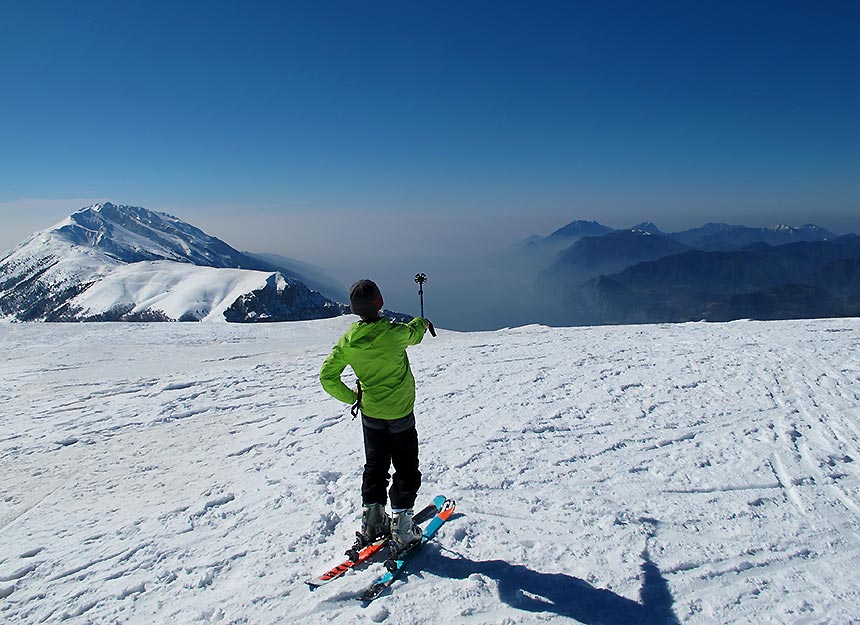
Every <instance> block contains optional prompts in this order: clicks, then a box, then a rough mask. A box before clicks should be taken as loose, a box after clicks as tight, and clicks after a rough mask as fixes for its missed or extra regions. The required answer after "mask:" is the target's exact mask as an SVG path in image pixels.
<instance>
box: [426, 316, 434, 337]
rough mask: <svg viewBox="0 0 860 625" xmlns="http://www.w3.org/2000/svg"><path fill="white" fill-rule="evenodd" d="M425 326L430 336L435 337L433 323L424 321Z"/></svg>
mask: <svg viewBox="0 0 860 625" xmlns="http://www.w3.org/2000/svg"><path fill="white" fill-rule="evenodd" d="M424 322H425V324H426V329H427V330H430V336H436V328H434V327H433V322H432V321H430V320H429V319H425V320H424Z"/></svg>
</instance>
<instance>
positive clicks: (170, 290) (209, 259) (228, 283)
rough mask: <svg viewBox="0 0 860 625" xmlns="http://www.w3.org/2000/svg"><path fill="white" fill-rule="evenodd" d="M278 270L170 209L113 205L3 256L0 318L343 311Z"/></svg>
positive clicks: (246, 317)
mask: <svg viewBox="0 0 860 625" xmlns="http://www.w3.org/2000/svg"><path fill="white" fill-rule="evenodd" d="M276 269H277V268H276V267H275V266H273V265H272V264H271V263H269V262H267V261H265V260H264V259H262V260H261V259H258V258H253V257H250V256H247V255H245V254H243V253H242V252H239V251H237V250H235V249H233V248H232V247H230V246H229V245H227V244H226V243H225V242H223V241H221V240H220V239H217V238H215V237H213V236H210V235H208V234H206V233H205V232H203V231H202V230H200V229H199V228H196V227H194V226H192V225H191V224H188V223H185V222H184V221H182V220H180V219H177V218H176V217H173V216H171V215H167V214H166V213H159V212H155V211H149V210H147V209H145V208H141V207H138V206H127V205H119V206H117V205H115V204H111V203H110V202H105V203H103V204H94V205H93V206H88V207H86V208H82V209H80V210H78V211H76V212H74V213H73V214H72V215H70V216H69V217H68V218H66V219H64V220H63V221H61V222H60V223H58V224H56V225H54V226H53V227H51V228H48V229H47V230H43V231H41V232H37V233H35V234H34V235H33V236H31V237H30V238H29V239H27V240H26V241H23V242H22V243H21V244H20V245H18V246H17V247H15V248H14V249H12V250H10V251H9V252H7V253H5V254H0V319H6V320H16V321H175V320H182V321H195V320H207V321H209V320H217V321H225V320H229V321H242V322H250V321H259V320H266V321H287V320H296V319H319V318H326V317H333V316H336V315H340V314H341V313H342V311H343V308H342V306H340V305H339V304H337V303H335V302H333V301H330V300H328V299H326V298H325V297H323V296H322V295H321V294H320V293H318V292H317V291H313V290H311V289H309V288H308V287H307V286H306V285H305V284H304V283H303V282H302V281H301V280H300V279H298V278H296V277H293V276H289V277H288V276H284V275H283V274H282V273H281V271H280V270H278V271H276ZM234 305H235V306H234ZM231 307H233V310H232V311H231V312H230V313H228V315H227V316H226V317H225V314H224V313H225V312H226V311H228V309H230V308H231Z"/></svg>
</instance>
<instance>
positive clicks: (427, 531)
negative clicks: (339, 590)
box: [356, 497, 455, 604]
mask: <svg viewBox="0 0 860 625" xmlns="http://www.w3.org/2000/svg"><path fill="white" fill-rule="evenodd" d="M438 499H439V498H438V497H437V498H436V500H438ZM443 499H444V498H443ZM436 500H434V502H435V501H436ZM454 508H455V504H454V500H453V499H445V500H444V503H443V504H442V505H441V506H439V512H438V513H437V514H436V516H435V517H433V518H432V519H431V520H430V522H429V523H428V524H427V527H425V528H424V531H423V533H422V535H421V540H420V541H419V542H418V543H417V544H416V545H415V546H414V547H411V548H410V549H408V550H406V551H404V552H403V553H401V554H399V555H398V556H397V559H394V560H388V561H386V563H385V567H386V568H387V569H388V570H387V571H386V572H385V573H383V574H382V575H381V576H379V578H378V579H377V580H376V581H375V582H373V583H372V584H371V585H370V586H368V587H367V589H366V590H365V591H364V592H363V593H361V594H360V595H359V596H358V597H356V599H358V600H359V601H362V602H364V603H365V604H368V603H370V602H371V601H373V600H374V599H376V598H377V597H378V596H379V595H381V594H382V593H383V592H385V590H386V589H387V588H388V587H389V586H391V584H393V583H394V581H395V580H396V579H397V578H398V577H400V574H401V573H402V572H403V569H404V568H405V566H406V564H407V562H409V560H411V559H412V558H413V556H414V555H415V554H416V553H418V551H419V550H420V549H421V547H423V546H424V545H426V544H427V543H428V542H430V541H431V540H432V539H433V537H434V536H435V535H436V532H438V531H439V528H440V527H442V526H443V525H444V524H445V521H447V520H448V519H449V518H451V515H452V514H453V513H454Z"/></svg>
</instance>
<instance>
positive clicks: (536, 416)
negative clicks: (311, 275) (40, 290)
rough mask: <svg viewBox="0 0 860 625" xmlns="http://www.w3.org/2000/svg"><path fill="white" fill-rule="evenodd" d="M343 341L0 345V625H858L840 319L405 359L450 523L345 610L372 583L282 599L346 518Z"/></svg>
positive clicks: (130, 337) (355, 495)
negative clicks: (380, 592) (338, 363)
mask: <svg viewBox="0 0 860 625" xmlns="http://www.w3.org/2000/svg"><path fill="white" fill-rule="evenodd" d="M350 321H351V318H340V319H332V320H324V321H314V322H296V323H286V324H272V325H247V326H246V325H242V326H237V325H230V324H202V325H201V324H69V325H65V324H58V325H54V324H50V325H42V324H3V325H2V326H0V348H2V350H3V352H4V354H6V358H4V359H3V360H2V361H0V426H2V427H0V484H2V488H0V621H3V622H9V623H28V624H29V623H51V622H60V621H62V622H70V623H81V624H83V623H99V624H101V623H141V624H143V623H147V624H149V623H168V622H170V623H249V624H256V623H272V624H274V623H286V622H295V623H315V622H328V621H329V620H331V619H334V618H337V619H338V622H339V623H367V622H368V621H370V622H380V623H381V622H384V623H391V624H399V623H404V624H405V623H431V622H439V621H447V622H452V623H469V624H471V623H475V624H477V623H494V624H495V623H511V624H513V623H569V622H582V623H610V624H618V625H620V624H627V623H633V622H639V623H654V624H656V623H673V622H682V623H702V624H705V623H756V624H760V623H793V624H796V625H801V624H810V623H852V622H857V621H860V608H858V607H857V606H858V605H860V588H859V587H858V584H857V583H856V570H857V568H858V565H860V470H858V462H860V384H858V383H860V357H858V356H857V354H858V353H860V351H858V348H860V320H856V319H854V320H852V319H842V320H815V321H786V322H767V323H759V322H734V323H729V324H681V325H665V326H625V327H601V328H563V329H550V328H545V327H540V326H529V327H524V328H516V329H510V330H503V331H498V332H483V333H462V334H461V333H453V332H446V331H440V333H439V337H438V338H436V339H433V338H432V337H430V336H427V337H426V338H425V340H424V342H423V343H422V344H421V345H419V346H416V347H413V348H410V360H411V362H412V366H413V370H414V372H415V377H416V379H417V380H418V405H417V407H416V417H417V421H418V428H419V436H420V440H421V456H422V472H423V473H424V485H423V486H422V489H421V493H420V494H419V502H418V505H419V506H420V505H423V504H424V503H425V501H428V500H429V499H430V498H431V497H432V496H433V495H435V494H439V493H442V494H446V495H449V496H452V497H454V498H455V499H457V501H458V509H457V514H456V515H455V517H454V519H453V520H452V521H450V522H449V524H447V525H446V526H445V527H444V528H443V530H442V532H441V533H440V535H439V537H438V538H437V540H436V541H435V542H434V543H432V544H431V545H429V546H428V547H427V548H426V549H425V550H424V552H423V553H421V554H419V555H418V556H417V557H416V559H415V561H414V566H412V567H411V572H409V573H408V574H407V575H405V576H404V578H403V580H401V581H400V582H398V583H397V584H395V586H394V587H393V590H392V592H391V593H390V594H388V595H384V596H383V597H382V598H380V599H378V600H377V601H376V602H374V603H373V604H371V605H370V606H369V607H367V608H363V607H362V606H361V605H360V604H358V603H357V602H355V601H354V600H353V599H352V596H354V594H356V593H357V592H358V591H360V590H361V589H363V588H364V587H365V586H366V585H367V584H368V583H369V582H370V581H372V580H373V578H374V577H375V576H376V575H377V574H378V573H379V572H380V570H381V564H380V563H378V562H377V563H374V564H372V565H371V566H369V567H366V568H364V569H361V570H358V571H356V572H354V573H350V574H348V575H347V576H346V577H345V578H344V579H342V580H339V581H337V582H334V583H332V584H331V585H329V586H327V587H324V588H322V589H320V590H317V591H316V592H314V593H309V592H308V590H307V589H306V588H305V586H304V584H303V583H302V581H303V580H304V579H305V578H307V577H308V576H310V575H312V574H317V573H320V572H322V571H323V570H324V569H325V568H326V567H327V566H329V565H332V564H335V563H336V562H337V561H339V560H340V559H341V558H340V555H339V554H341V553H342V551H343V550H344V549H345V548H346V547H347V546H348V545H349V544H350V543H351V542H352V535H353V533H354V531H355V529H357V526H358V522H359V517H360V504H361V502H360V494H359V485H360V474H361V468H362V463H363V451H362V448H361V429H360V425H359V422H358V421H357V420H356V421H352V420H351V419H350V417H349V414H348V411H347V407H346V406H344V405H342V404H340V403H338V402H337V401H335V400H333V399H331V398H329V397H328V396H326V395H325V394H324V393H323V391H322V390H321V388H320V387H319V384H318V381H317V372H318V369H319V366H320V365H321V363H322V360H323V359H324V358H325V356H326V355H327V353H328V351H329V349H330V348H331V346H332V345H333V344H334V343H335V342H336V340H337V338H338V337H339V336H340V334H341V333H342V332H343V331H345V329H346V327H347V326H348V323H349V322H350ZM345 379H346V381H347V382H348V383H349V382H351V378H349V377H345Z"/></svg>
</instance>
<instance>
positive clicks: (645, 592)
mask: <svg viewBox="0 0 860 625" xmlns="http://www.w3.org/2000/svg"><path fill="white" fill-rule="evenodd" d="M452 553H453V552H452ZM428 555H430V554H428ZM642 556H643V559H644V561H643V563H642V588H641V589H640V591H639V601H638V602H636V601H632V600H630V599H627V598H626V597H622V596H620V595H617V594H615V593H614V592H611V591H609V590H604V589H602V588H595V587H594V586H592V585H591V584H589V583H588V582H586V581H584V580H581V579H579V578H577V577H572V576H570V575H565V574H563V573H540V572H538V571H533V570H531V569H529V568H527V567H525V566H522V565H518V564H510V563H508V562H505V561H504V560H486V561H474V560H469V559H468V558H465V557H463V556H460V555H459V554H457V557H454V558H452V557H448V556H446V555H444V554H443V553H435V554H432V555H430V557H425V558H424V561H423V562H422V563H421V565H422V566H421V570H422V572H426V573H432V574H433V575H437V576H439V577H448V578H451V579H466V578H468V577H470V576H471V575H475V574H479V575H483V576H485V577H488V578H490V579H494V580H496V581H497V582H498V592H499V599H500V600H501V601H503V602H504V603H506V604H507V605H509V606H511V607H512V608H516V609H518V610H525V611H527V612H551V613H553V614H558V615H561V616H566V617H569V618H572V619H576V620H577V621H579V622H581V623H586V624H593V625H597V624H600V625H629V624H630V623H637V624H639V625H678V623H679V621H678V617H677V616H675V613H674V611H673V610H672V604H673V602H674V601H673V599H672V593H671V592H670V591H669V585H668V583H667V582H666V580H665V579H664V578H663V575H662V574H661V573H660V569H658V568H657V566H656V565H655V564H654V563H653V562H652V561H651V559H650V557H649V555H648V551H647V549H646V550H645V552H644V553H643V554H642Z"/></svg>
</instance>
